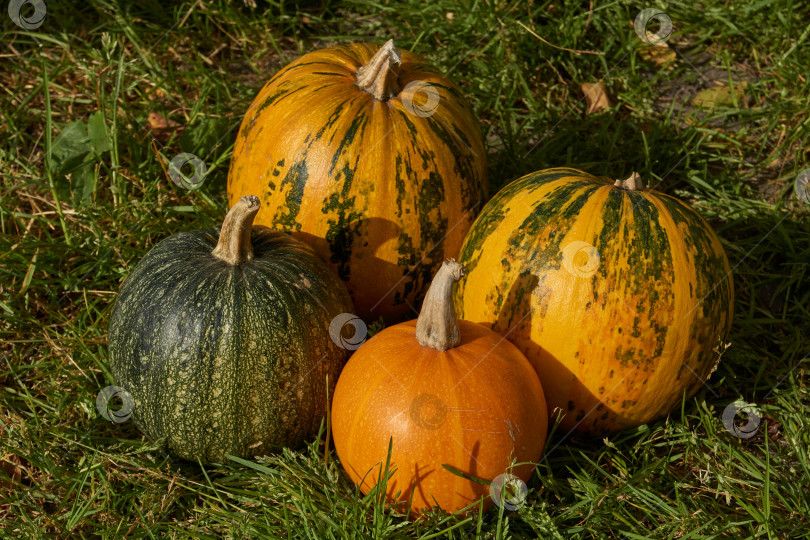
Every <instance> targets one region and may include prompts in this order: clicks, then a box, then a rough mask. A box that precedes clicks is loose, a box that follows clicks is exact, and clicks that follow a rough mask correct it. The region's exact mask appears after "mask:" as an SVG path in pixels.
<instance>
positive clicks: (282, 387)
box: [108, 196, 353, 463]
mask: <svg viewBox="0 0 810 540" xmlns="http://www.w3.org/2000/svg"><path fill="white" fill-rule="evenodd" d="M258 210H259V200H258V198H256V197H252V196H247V197H243V199H242V201H240V203H238V204H237V205H235V206H234V207H233V208H232V209H231V212H229V214H228V217H226V219H225V223H224V224H223V226H222V227H221V228H215V229H209V230H202V231H195V232H184V233H179V234H176V235H173V236H171V237H169V238H167V239H165V240H163V241H162V242H160V243H159V244H158V245H157V246H155V247H154V248H153V249H152V250H151V251H150V252H149V253H148V254H147V255H146V256H145V257H144V258H143V259H142V260H141V261H140V263H138V265H137V266H136V267H135V269H134V270H133V271H132V273H131V274H130V275H129V277H128V278H127V279H126V281H125V282H124V284H123V286H122V288H121V291H120V294H119V296H118V300H117V302H116V304H115V307H114V309H113V312H112V316H111V319H110V328H109V338H108V342H109V352H110V366H111V368H112V373H113V375H114V377H115V380H116V384H117V385H119V386H121V387H123V388H124V389H126V390H127V391H128V392H129V393H130V394H132V396H133V398H134V402H135V408H134V411H133V416H132V418H133V419H134V421H135V423H136V424H137V426H138V427H139V428H140V429H141V431H142V432H143V433H145V434H146V435H148V436H149V437H151V438H153V439H159V440H165V441H166V444H167V446H168V449H169V451H170V452H172V453H173V454H175V455H177V456H179V457H182V458H185V459H189V460H194V461H196V460H198V459H199V460H200V461H202V462H203V463H208V462H216V461H221V460H222V458H223V457H224V455H225V454H233V455H236V456H241V457H248V456H253V455H261V454H264V453H267V451H269V450H271V449H273V448H277V447H278V446H282V445H283V446H294V445H297V444H300V443H301V442H302V441H303V440H304V439H305V438H306V437H308V436H310V435H312V434H313V432H315V431H316V430H317V428H318V426H319V425H320V422H321V420H322V418H323V416H324V414H325V411H326V382H325V378H326V376H327V375H329V382H330V386H332V387H334V384H335V383H336V381H337V380H338V375H339V373H340V371H341V369H342V368H343V365H344V364H345V362H346V360H347V359H348V356H349V351H347V350H345V349H343V348H340V347H339V346H337V345H336V344H335V343H334V342H333V341H332V339H331V338H330V334H329V327H330V322H331V321H332V319H333V318H334V317H335V316H337V315H339V314H341V313H351V312H352V311H353V308H352V304H351V300H350V297H349V294H348V292H347V290H346V288H345V286H344V285H343V283H342V282H341V281H340V279H338V277H337V276H336V275H335V274H334V273H333V272H332V270H331V268H329V266H328V265H327V264H326V263H325V262H323V261H322V260H321V259H320V258H319V257H318V256H317V255H316V254H315V252H314V251H313V250H312V248H310V247H309V246H307V245H306V244H303V243H302V242H299V241H297V240H294V239H293V238H291V237H290V236H289V235H288V234H286V233H280V232H276V231H273V230H271V229H268V228H266V227H259V226H257V227H251V225H252V222H253V218H254V217H255V214H256V212H258ZM220 231H222V234H221V235H220ZM220 236H221V237H222V238H221V239H220V240H219V244H217V242H218V237H220ZM215 246H216V249H215Z"/></svg>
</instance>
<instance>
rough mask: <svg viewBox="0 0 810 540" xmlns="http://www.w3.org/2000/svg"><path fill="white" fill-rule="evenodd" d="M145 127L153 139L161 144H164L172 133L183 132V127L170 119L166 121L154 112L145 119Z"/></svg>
mask: <svg viewBox="0 0 810 540" xmlns="http://www.w3.org/2000/svg"><path fill="white" fill-rule="evenodd" d="M146 127H147V128H148V129H149V133H151V134H152V136H153V137H155V138H156V139H158V140H160V141H162V142H166V141H167V140H168V139H169V137H170V136H171V134H172V132H173V131H178V132H179V131H182V130H183V126H181V125H179V124H178V123H177V122H175V121H174V120H171V119H170V120H168V121H167V120H166V119H165V118H164V117H163V115H162V114H159V113H156V112H150V113H149V115H148V116H147V117H146Z"/></svg>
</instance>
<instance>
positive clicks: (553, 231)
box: [456, 168, 733, 434]
mask: <svg viewBox="0 0 810 540" xmlns="http://www.w3.org/2000/svg"><path fill="white" fill-rule="evenodd" d="M637 180H638V179H637V177H636V176H635V175H634V176H633V177H631V178H630V179H628V180H627V181H624V182H622V181H617V182H615V183H614V182H613V181H612V180H609V179H606V178H597V177H594V176H591V175H589V174H587V173H584V172H582V171H578V170H575V169H568V168H558V169H548V170H543V171H539V172H535V173H532V174H529V175H527V176H524V177H522V178H520V179H518V180H515V181H514V182H512V183H511V184H509V185H508V186H506V187H505V188H503V189H502V190H501V191H500V192H499V193H498V194H497V195H496V196H495V197H494V198H493V199H492V200H491V201H490V202H489V203H487V205H486V206H485V207H484V209H483V210H482V212H481V215H480V216H479V217H478V219H477V220H476V222H475V223H474V224H473V227H472V228H471V230H470V232H469V234H468V235H467V238H466V239H465V241H464V245H463V247H462V249H461V254H460V262H462V263H463V264H464V265H465V266H466V267H467V269H468V272H467V274H466V276H465V278H464V279H463V280H462V281H461V282H460V283H459V286H458V288H457V291H456V305H457V306H458V314H459V317H460V318H462V319H466V320H470V321H475V322H479V323H484V324H486V325H488V326H490V327H492V328H493V329H495V330H496V331H498V332H499V333H501V334H502V335H504V336H506V337H507V338H508V339H509V340H511V341H512V342H513V343H514V344H515V345H517V347H518V348H519V349H520V350H521V351H522V352H523V353H524V354H525V355H526V356H527V357H528V358H529V360H530V361H531V362H532V364H533V366H534V368H535V370H536V371H537V374H538V375H539V377H540V380H541V381H542V383H543V388H544V390H545V393H546V398H547V400H548V405H549V411H550V412H552V411H554V410H555V408H558V409H560V410H561V411H562V412H563V413H564V414H565V416H564V418H563V420H562V427H563V429H566V430H570V429H577V430H578V431H580V432H583V433H590V434H601V433H607V432H613V431H618V430H621V429H624V428H628V427H632V426H637V425H640V424H643V423H646V422H648V421H651V420H654V419H656V418H659V417H661V416H662V415H665V414H667V413H669V412H670V411H672V410H673V408H675V407H676V406H678V405H679V404H680V403H681V400H682V399H683V397H684V394H686V396H687V397H689V396H692V395H693V394H695V392H697V391H698V390H699V389H700V388H701V385H702V384H703V382H704V381H706V380H707V378H708V377H709V375H710V373H711V371H712V368H713V367H714V365H715V363H716V361H717V359H718V353H717V352H716V350H715V349H716V348H717V347H718V346H723V345H724V344H725V341H724V340H725V339H726V336H727V334H728V331H729V327H730V325H731V319H732V313H733V288H732V280H731V273H730V270H729V264H728V260H727V258H726V255H725V253H724V251H723V248H722V246H721V245H720V241H719V240H718V238H717V236H716V235H715V234H714V232H712V230H711V229H710V228H709V226H708V225H707V224H706V222H705V221H704V220H703V219H702V218H701V217H700V216H699V215H698V214H697V213H696V212H695V211H694V210H693V209H691V208H690V207H689V206H687V205H686V204H684V203H683V202H681V201H679V200H678V199H675V198H673V197H670V196H668V195H665V194H663V193H660V192H657V191H653V190H650V189H640V187H639V186H636V185H635V184H636V183H637Z"/></svg>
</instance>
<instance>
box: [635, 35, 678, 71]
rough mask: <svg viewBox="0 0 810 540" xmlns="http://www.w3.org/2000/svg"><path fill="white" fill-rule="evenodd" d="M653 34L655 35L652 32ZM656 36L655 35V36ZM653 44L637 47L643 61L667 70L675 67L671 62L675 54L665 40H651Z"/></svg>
mask: <svg viewBox="0 0 810 540" xmlns="http://www.w3.org/2000/svg"><path fill="white" fill-rule="evenodd" d="M653 36H655V35H654V34H653ZM655 37H657V36H655ZM653 43H654V45H642V46H641V47H639V48H638V55H639V56H640V57H641V59H642V60H644V61H645V62H650V63H652V64H655V65H656V66H658V67H662V68H664V69H667V70H672V69H675V66H674V65H673V63H674V62H675V58H676V57H677V55H676V54H675V51H674V50H672V48H671V47H670V46H669V45H668V44H667V42H666V41H659V42H655V41H654V42H653Z"/></svg>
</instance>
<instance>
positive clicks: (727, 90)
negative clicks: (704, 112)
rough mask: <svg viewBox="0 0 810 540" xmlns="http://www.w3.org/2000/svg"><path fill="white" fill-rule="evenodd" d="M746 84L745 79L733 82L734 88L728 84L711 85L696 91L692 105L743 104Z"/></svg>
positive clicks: (709, 106) (708, 106)
mask: <svg viewBox="0 0 810 540" xmlns="http://www.w3.org/2000/svg"><path fill="white" fill-rule="evenodd" d="M746 86H748V83H747V82H746V81H743V82H741V83H738V84H735V85H734V88H731V87H729V86H713V87H711V88H706V89H705V90H701V91H700V92H698V93H697V95H696V96H695V97H693V98H692V105H695V106H696V107H707V108H711V107H718V106H732V107H733V106H734V104H735V102H736V103H737V105H744V103H745V87H746Z"/></svg>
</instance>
